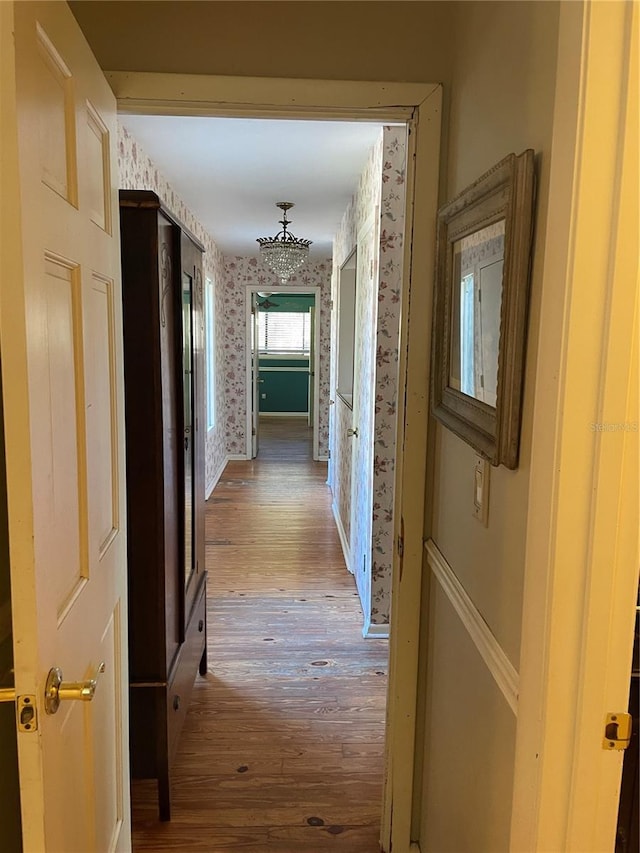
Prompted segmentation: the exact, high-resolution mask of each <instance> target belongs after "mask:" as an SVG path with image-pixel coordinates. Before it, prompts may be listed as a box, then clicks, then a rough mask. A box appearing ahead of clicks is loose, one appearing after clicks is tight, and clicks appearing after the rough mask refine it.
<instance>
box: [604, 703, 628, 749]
mask: <svg viewBox="0 0 640 853" xmlns="http://www.w3.org/2000/svg"><path fill="white" fill-rule="evenodd" d="M632 728H633V719H632V717H631V714H627V713H626V712H624V711H623V712H616V713H610V714H607V716H606V718H605V721H604V737H603V738H602V748H603V749H626V748H627V747H628V746H629V743H630V742H631V730H632Z"/></svg>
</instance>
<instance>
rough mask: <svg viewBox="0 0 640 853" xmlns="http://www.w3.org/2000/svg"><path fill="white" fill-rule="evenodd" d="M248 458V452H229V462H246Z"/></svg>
mask: <svg viewBox="0 0 640 853" xmlns="http://www.w3.org/2000/svg"><path fill="white" fill-rule="evenodd" d="M248 458H249V457H248V456H247V454H246V453H227V462H246V461H247V459H248Z"/></svg>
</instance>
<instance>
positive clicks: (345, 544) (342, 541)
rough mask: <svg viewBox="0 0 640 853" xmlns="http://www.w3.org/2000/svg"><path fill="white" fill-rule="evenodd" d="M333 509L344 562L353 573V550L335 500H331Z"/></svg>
mask: <svg viewBox="0 0 640 853" xmlns="http://www.w3.org/2000/svg"><path fill="white" fill-rule="evenodd" d="M331 511H332V512H333V517H334V519H335V522H336V528H337V530H338V536H339V537H340V545H341V546H342V553H343V555H344V562H345V565H346V567H347V569H348V570H349V572H350V573H351V574H353V569H352V568H351V551H350V550H349V542H348V540H347V534H346V533H345V530H344V527H343V526H342V519H341V518H340V512H339V511H338V506H337V504H336V502H335V501H331Z"/></svg>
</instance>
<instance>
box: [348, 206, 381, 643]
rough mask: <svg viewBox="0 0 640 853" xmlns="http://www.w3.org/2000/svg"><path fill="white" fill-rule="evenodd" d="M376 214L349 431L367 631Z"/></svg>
mask: <svg viewBox="0 0 640 853" xmlns="http://www.w3.org/2000/svg"><path fill="white" fill-rule="evenodd" d="M377 219H378V217H377V215H376V216H375V217H373V220H371V221H370V222H369V223H368V224H366V225H365V226H364V227H363V229H362V230H361V232H360V234H359V235H358V253H357V258H356V263H357V270H356V305H355V339H354V358H353V409H352V416H353V419H352V423H351V428H350V429H349V430H348V436H349V437H350V439H348V440H351V441H352V449H351V505H350V524H349V552H350V555H351V569H352V571H353V573H354V575H355V578H356V584H357V586H358V592H359V594H360V601H361V603H362V609H363V612H364V633H365V635H366V633H367V631H368V629H369V623H370V621H371V546H372V527H373V518H372V513H373V442H374V435H373V419H374V418H373V416H374V408H375V362H374V357H375V317H374V314H373V310H372V306H373V305H374V304H375V301H376V296H375V293H374V288H375V287H376V281H377V278H376V274H375V272H376V271H375V263H376V262H375V246H376V243H377V240H376V236H377V228H376V225H375V223H376V222H377Z"/></svg>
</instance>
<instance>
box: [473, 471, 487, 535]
mask: <svg viewBox="0 0 640 853" xmlns="http://www.w3.org/2000/svg"><path fill="white" fill-rule="evenodd" d="M490 469H491V466H490V465H489V462H488V461H487V460H486V459H483V458H482V456H476V462H475V465H474V468H473V503H472V507H473V509H472V512H473V517H474V518H477V519H478V521H480V522H482V524H484V526H485V527H488V526H489V471H490Z"/></svg>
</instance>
